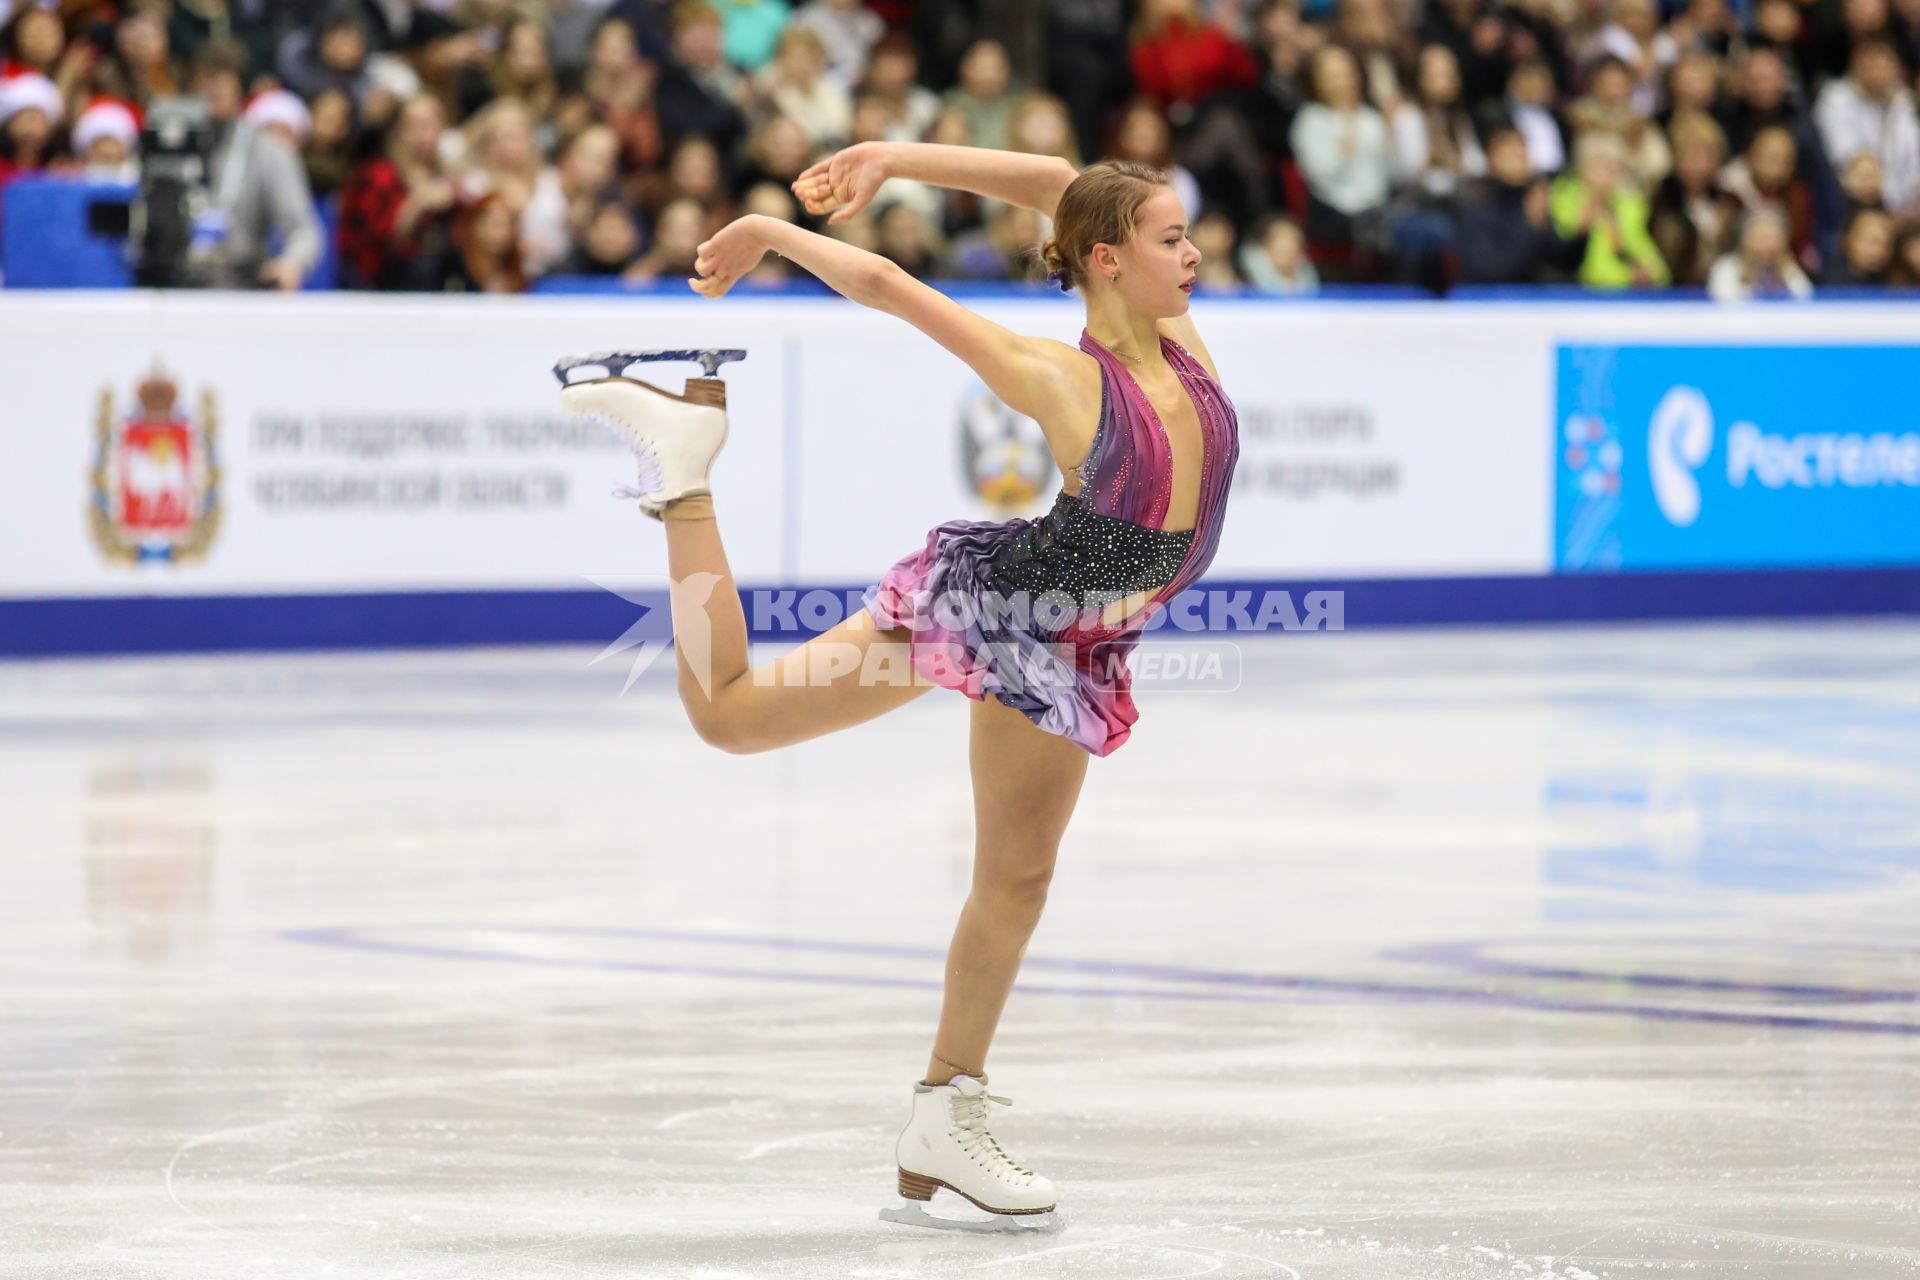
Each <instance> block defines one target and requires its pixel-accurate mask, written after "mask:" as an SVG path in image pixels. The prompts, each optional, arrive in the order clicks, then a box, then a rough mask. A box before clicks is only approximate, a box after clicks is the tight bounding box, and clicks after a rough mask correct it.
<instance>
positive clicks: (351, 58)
mask: <svg viewBox="0 0 1920 1280" xmlns="http://www.w3.org/2000/svg"><path fill="white" fill-rule="evenodd" d="M371 39H372V37H371V34H370V33H369V31H368V30H367V19H366V15H365V14H364V13H363V12H362V11H361V9H360V6H359V5H358V4H355V3H351V0H348V2H346V3H340V2H339V0H336V3H334V4H332V5H329V6H328V7H327V8H326V9H325V10H324V11H323V12H322V14H321V16H320V18H319V20H318V21H316V22H314V23H313V24H312V25H311V26H309V27H307V28H304V29H301V30H296V31H294V32H293V33H292V34H291V35H289V36H288V37H287V38H286V40H285V41H284V42H283V43H282V44H281V46H280V56H279V71H280V79H281V80H282V81H283V82H284V83H285V84H286V86H287V87H288V88H289V89H291V90H292V91H293V92H295V93H297V94H299V95H300V96H301V97H303V98H312V97H314V96H316V95H318V94H320V93H322V92H324V91H325V90H328V89H338V90H339V91H340V92H342V93H344V94H346V95H347V96H348V97H349V98H352V99H353V100H354V101H355V102H358V101H360V100H361V99H362V98H363V97H365V96H366V94H367V92H368V91H369V90H370V89H371V88H372V87H373V80H372V77H371V76H370V75H369V74H368V72H367V54H368V53H369V52H370V47H371Z"/></svg>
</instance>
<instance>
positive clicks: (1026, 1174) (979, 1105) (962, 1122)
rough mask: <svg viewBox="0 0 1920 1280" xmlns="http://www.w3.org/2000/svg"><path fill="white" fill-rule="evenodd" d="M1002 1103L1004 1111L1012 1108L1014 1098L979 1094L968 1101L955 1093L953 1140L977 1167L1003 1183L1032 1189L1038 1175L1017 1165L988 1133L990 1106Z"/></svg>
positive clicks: (964, 1095)
mask: <svg viewBox="0 0 1920 1280" xmlns="http://www.w3.org/2000/svg"><path fill="white" fill-rule="evenodd" d="M988 1103H999V1104H1000V1105H1001V1106H1003V1107H1010V1106H1012V1105H1013V1099H1012V1098H1002V1097H999V1096H997V1095H995V1094H991V1093H984V1092H983V1093H979V1094H975V1095H974V1096H973V1097H971V1098H970V1097H968V1096H967V1095H966V1094H964V1093H959V1092H956V1093H955V1094H954V1098H953V1130H952V1132H953V1136H954V1138H955V1139H956V1140H958V1141H959V1143H960V1149H961V1150H962V1151H964V1152H966V1153H967V1155H968V1156H969V1157H971V1158H972V1159H973V1160H974V1162H975V1163H977V1164H979V1165H980V1166H981V1167H982V1168H984V1169H986V1171H987V1172H988V1173H990V1174H992V1175H993V1176H994V1177H996V1178H998V1179H1000V1180H1001V1181H1002V1182H1005V1183H1007V1184H1009V1185H1010V1186H1015V1187H1029V1186H1032V1185H1033V1180H1034V1179H1035V1178H1036V1177H1038V1176H1039V1175H1038V1174H1036V1173H1035V1172H1034V1171H1033V1170H1031V1169H1028V1168H1026V1167H1024V1166H1022V1165H1020V1164H1017V1163H1015V1161H1014V1159H1013V1157H1012V1156H1010V1155H1008V1154H1007V1153H1006V1152H1005V1151H1003V1150H1002V1149H1001V1147H1000V1144H999V1143H998V1142H996V1141H995V1140H994V1137H993V1135H992V1134H991V1133H988V1132H987V1104H988Z"/></svg>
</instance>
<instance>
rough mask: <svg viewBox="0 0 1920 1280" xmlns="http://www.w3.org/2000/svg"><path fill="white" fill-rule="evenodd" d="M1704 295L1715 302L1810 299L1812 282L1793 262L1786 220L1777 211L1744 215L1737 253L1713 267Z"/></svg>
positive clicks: (1798, 265) (1763, 210) (1758, 211)
mask: <svg viewBox="0 0 1920 1280" xmlns="http://www.w3.org/2000/svg"><path fill="white" fill-rule="evenodd" d="M1707 293H1708V295H1709V296H1711V297H1712V298H1713V300H1714V301H1715V302H1742V301H1745V300H1747V299H1749V298H1780V297H1791V298H1810V297H1812V296H1813V283H1812V281H1810V280H1808V279H1807V274H1806V272H1804V271H1802V270H1801V269H1800V264H1799V263H1797V262H1795V261H1794V260H1793V249H1792V245H1791V244H1790V243H1789V242H1788V238H1787V220H1786V218H1785V217H1783V216H1782V215H1781V214H1780V212H1779V211H1778V210H1776V209H1758V210H1755V211H1754V212H1752V213H1750V214H1748V215H1747V221H1746V224H1745V226H1743V227H1742V228H1741V231H1740V248H1739V250H1738V251H1737V252H1735V253H1729V254H1727V255H1726V256H1724V257H1722V258H1721V259H1720V261H1718V262H1716V263H1714V264H1713V270H1712V271H1711V272H1709V273H1708V276H1707Z"/></svg>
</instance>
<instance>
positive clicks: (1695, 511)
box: [1554, 346, 1920, 572]
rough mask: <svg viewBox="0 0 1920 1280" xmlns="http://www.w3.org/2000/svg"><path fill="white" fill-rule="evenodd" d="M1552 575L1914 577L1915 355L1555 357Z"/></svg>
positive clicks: (1815, 350) (1685, 351)
mask: <svg viewBox="0 0 1920 1280" xmlns="http://www.w3.org/2000/svg"><path fill="white" fill-rule="evenodd" d="M1555 386H1556V392H1555V402H1556V403H1555V408H1556V414H1555V421H1556V429H1557V431H1558V433H1559V437H1558V443H1559V449H1558V459H1559V460H1558V462H1557V463H1556V464H1555V471H1556V474H1557V478H1556V483H1555V486H1554V508H1555V509H1554V538H1555V562H1556V564H1557V566H1558V567H1559V568H1560V569H1561V570H1562V571H1571V572H1584V571H1596V570H1598V571H1607V570H1616V569H1626V570H1639V569H1689V568H1702V569H1705V568H1768V567H1776V566H1778V567H1790V566H1797V567H1809V566H1839V565H1920V346H1870V347H1868V346H1832V347H1817V346H1793V347H1783V346H1743V347H1695V346H1562V347H1560V348H1559V350H1558V353H1557V357H1556V370H1555Z"/></svg>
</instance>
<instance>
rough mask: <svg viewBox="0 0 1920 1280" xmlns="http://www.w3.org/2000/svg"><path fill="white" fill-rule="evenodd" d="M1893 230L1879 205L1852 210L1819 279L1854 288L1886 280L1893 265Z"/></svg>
mask: <svg viewBox="0 0 1920 1280" xmlns="http://www.w3.org/2000/svg"><path fill="white" fill-rule="evenodd" d="M1893 232H1894V227H1893V219H1892V218H1890V217H1888V216H1887V215H1886V214H1885V213H1884V212H1882V211H1881V210H1879V209H1862V210H1860V212H1858V213H1856V214H1854V215H1853V221H1852V222H1850V223H1848V224H1847V232H1846V235H1845V237H1844V238H1843V239H1842V241H1841V250H1840V253H1839V254H1838V255H1837V256H1836V257H1835V258H1834V260H1833V261H1832V262H1831V263H1829V264H1828V266H1827V269H1826V270H1825V271H1823V272H1822V273H1821V275H1820V283H1821V284H1823V285H1846V286H1851V287H1854V288H1860V287H1863V286H1877V285H1884V284H1886V283H1887V277H1888V276H1889V274H1891V272H1892V269H1893Z"/></svg>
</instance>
